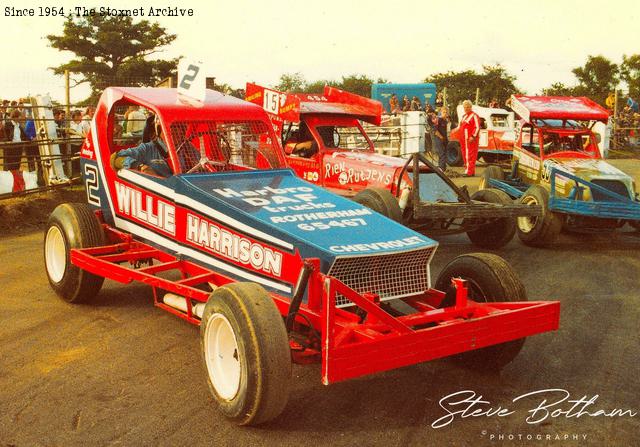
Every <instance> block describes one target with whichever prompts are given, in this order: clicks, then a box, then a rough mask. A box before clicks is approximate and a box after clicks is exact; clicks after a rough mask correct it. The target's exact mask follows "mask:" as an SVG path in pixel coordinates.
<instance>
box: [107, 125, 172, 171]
mask: <svg viewBox="0 0 640 447" xmlns="http://www.w3.org/2000/svg"><path fill="white" fill-rule="evenodd" d="M153 129H154V131H155V137H154V138H151V141H148V142H146V143H141V144H140V145H139V146H136V147H130V148H127V149H122V150H120V151H118V152H114V153H113V154H112V155H111V166H112V167H113V168H114V169H122V168H124V169H137V170H138V171H140V172H143V173H145V174H150V175H157V176H160V177H170V176H172V175H173V172H171V168H170V167H169V163H168V158H169V152H168V150H167V144H166V142H165V141H164V133H163V132H162V126H161V125H160V120H158V119H155V120H154V125H153Z"/></svg>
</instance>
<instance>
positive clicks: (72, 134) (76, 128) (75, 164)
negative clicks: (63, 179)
mask: <svg viewBox="0 0 640 447" xmlns="http://www.w3.org/2000/svg"><path fill="white" fill-rule="evenodd" d="M86 136H87V134H86V132H85V127H84V125H83V123H82V112H81V111H80V110H74V111H73V112H71V121H70V122H69V138H70V139H71V141H72V143H71V145H70V146H71V156H72V157H78V158H77V159H75V158H74V159H73V160H72V162H71V175H72V177H75V176H77V175H79V174H80V158H79V157H80V149H81V148H82V142H83V141H84V138H85V137H86Z"/></svg>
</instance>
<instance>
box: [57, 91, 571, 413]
mask: <svg viewBox="0 0 640 447" xmlns="http://www.w3.org/2000/svg"><path fill="white" fill-rule="evenodd" d="M138 112H141V113H138ZM136 122H137V123H136ZM136 124H142V126H138V125H136ZM81 162H82V172H83V178H84V183H85V185H86V190H87V202H88V203H86V204H63V205H60V206H58V207H57V208H56V209H55V210H54V212H53V213H52V214H51V216H50V219H49V223H48V226H47V230H46V232H45V239H44V257H45V266H46V272H47V276H48V278H49V283H50V284H51V287H52V288H53V290H54V291H55V292H56V293H57V294H58V295H59V296H60V297H61V298H62V299H64V300H65V301H68V302H73V303H77V302H83V301H87V300H90V299H92V298H94V296H95V295H96V294H98V292H99V290H100V288H101V287H102V284H103V281H104V278H109V279H112V280H114V281H117V282H119V283H121V284H129V283H131V282H133V281H138V282H142V283H145V284H148V285H149V286H151V288H152V290H153V300H154V304H155V305H156V306H158V307H159V308H161V309H163V310H166V311H168V312H170V313H172V314H174V315H176V316H178V317H179V318H181V319H183V320H186V321H187V322H189V323H191V324H194V325H197V326H200V334H201V345H200V346H201V353H202V360H203V362H202V363H203V365H204V369H205V372H206V377H207V380H208V384H209V387H210V390H211V392H212V395H213V397H214V399H215V401H216V403H217V405H218V407H219V409H220V411H221V412H222V414H224V416H226V417H227V418H229V419H230V420H232V421H234V422H236V423H238V424H243V425H244V424H259V423H261V422H265V421H268V420H270V419H273V418H275V417H277V416H278V415H279V414H280V413H281V412H282V410H283V409H284V407H285V405H286V403H287V399H288V395H289V391H288V390H289V387H290V381H291V363H292V361H293V362H298V363H308V362H313V361H317V362H320V363H321V364H322V370H321V371H322V377H321V380H322V383H324V384H327V385H328V384H331V383H335V382H338V381H341V380H345V379H350V378H354V377H358V376H362V375H365V374H371V373H375V372H378V371H385V370H390V369H394V368H399V367H402V366H406V365H412V364H416V363H419V362H424V361H427V360H432V359H436V358H441V357H446V356H450V355H454V354H460V353H464V356H466V357H464V356H463V358H462V361H465V362H467V363H468V364H469V365H472V366H476V367H480V368H485V369H494V370H496V369H500V368H501V367H502V366H504V365H505V364H507V363H509V362H510V361H511V360H513V359H514V357H515V356H516V355H517V353H518V352H519V351H520V349H521V348H522V345H523V342H524V338H525V337H527V336H530V335H533V334H538V333H542V332H546V331H552V330H555V329H557V327H558V323H559V312H560V304H559V303H558V302H549V301H538V302H527V301H526V293H525V290H524V287H523V286H522V283H521V282H520V281H519V280H518V278H517V276H516V275H515V273H514V272H513V271H512V269H511V268H510V267H509V265H508V264H507V263H506V262H505V261H504V260H502V259H501V258H499V257H497V256H495V255H491V254H484V253H481V254H475V255H463V256H460V257H458V258H456V259H455V260H453V261H452V262H451V263H450V264H449V265H447V266H446V267H445V268H444V270H443V271H442V273H440V275H439V277H438V278H437V280H436V281H435V283H433V284H432V282H431V279H430V262H431V259H432V257H433V254H434V252H435V250H436V248H437V243H436V242H435V241H433V240H430V239H429V238H427V237H425V236H423V235H421V234H418V233H415V232H414V231H412V230H410V229H409V228H406V227H405V226H402V225H400V224H398V223H396V222H394V221H392V220H390V219H388V218H386V217H384V216H382V215H380V214H378V213H375V212H373V211H371V210H370V209H368V208H366V207H364V206H362V205H360V204H358V203H355V202H353V201H350V200H348V199H345V198H343V197H340V196H337V195H334V194H332V193H330V192H328V191H326V190H325V189H323V188H320V187H318V186H315V185H313V184H311V183H308V182H306V181H304V180H302V179H300V178H298V177H297V176H295V175H294V173H293V171H291V170H290V169H288V168H286V166H285V157H284V154H283V152H282V148H281V146H280V144H279V142H278V140H277V138H276V135H275V133H274V132H273V129H272V127H271V123H270V121H269V118H268V116H267V115H266V113H265V112H264V110H263V109H262V108H261V107H258V106H256V105H254V104H251V103H248V102H245V101H241V100H239V99H237V98H232V97H228V96H224V95H222V94H220V93H217V92H214V91H211V90H207V91H206V96H205V97H204V100H203V101H200V102H197V101H196V102H194V101H188V100H184V99H183V98H181V97H180V95H179V94H178V93H177V91H176V90H175V89H150V88H117V87H113V88H108V89H106V90H105V92H104V93H103V94H102V97H101V99H100V102H99V104H98V107H97V110H96V114H95V117H94V120H93V122H92V124H91V131H90V134H89V135H88V137H87V139H86V141H85V143H84V146H83V148H82V160H81ZM162 367H163V365H157V368H162Z"/></svg>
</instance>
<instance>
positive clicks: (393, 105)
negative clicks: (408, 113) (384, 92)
mask: <svg viewBox="0 0 640 447" xmlns="http://www.w3.org/2000/svg"><path fill="white" fill-rule="evenodd" d="M399 112H402V110H401V109H400V102H398V96H397V95H396V94H395V93H393V94H392V95H391V98H389V113H391V114H392V115H395V114H396V113H399Z"/></svg>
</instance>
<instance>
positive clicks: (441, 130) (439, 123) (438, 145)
mask: <svg viewBox="0 0 640 447" xmlns="http://www.w3.org/2000/svg"><path fill="white" fill-rule="evenodd" d="M434 124H435V125H434V132H433V134H434V139H433V144H434V149H435V152H436V154H438V167H439V168H440V169H441V170H442V171H443V172H444V171H445V170H446V169H447V156H446V150H447V144H448V143H449V136H448V133H447V130H448V129H447V128H448V126H449V111H448V110H447V108H446V107H441V108H440V116H436V117H435V123H434Z"/></svg>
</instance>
